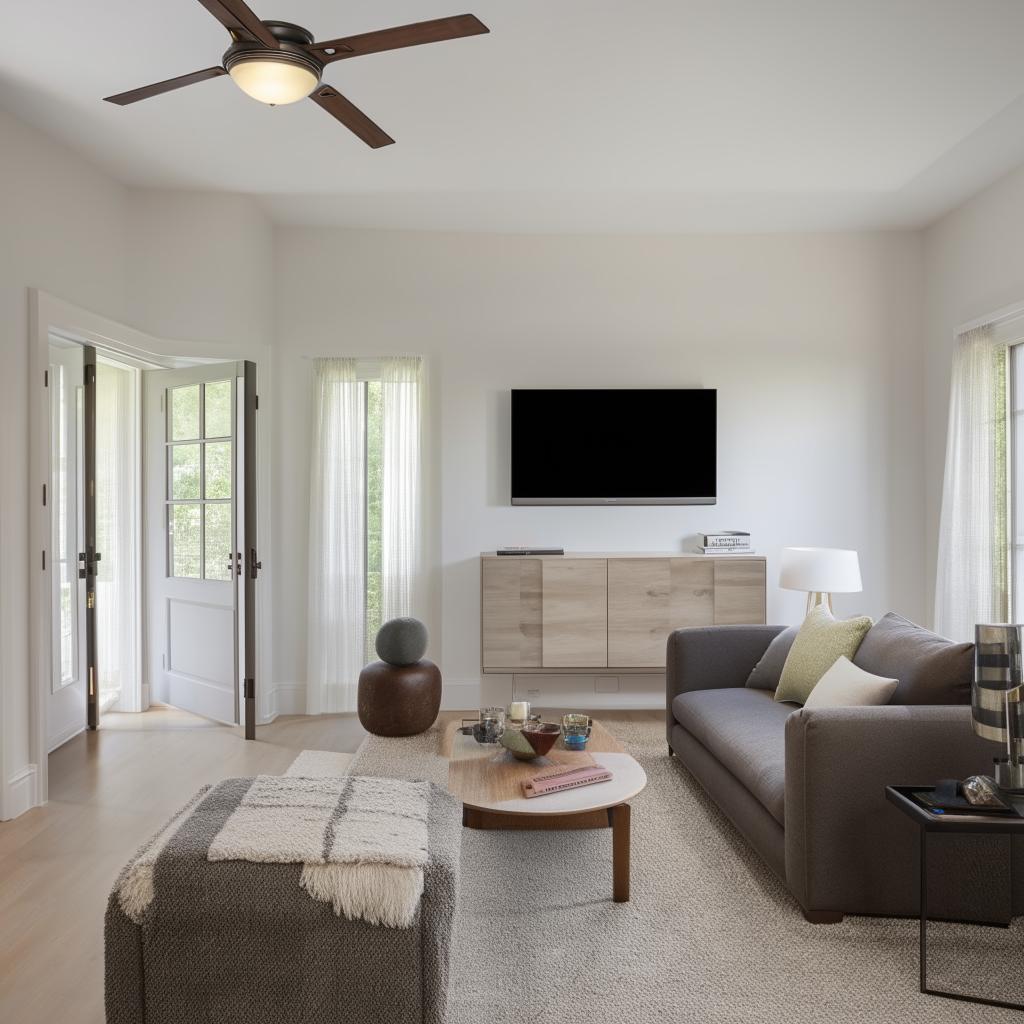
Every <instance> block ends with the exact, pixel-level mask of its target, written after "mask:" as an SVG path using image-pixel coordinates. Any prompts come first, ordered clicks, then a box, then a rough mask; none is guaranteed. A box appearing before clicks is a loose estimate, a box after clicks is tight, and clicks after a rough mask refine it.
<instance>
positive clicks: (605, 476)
mask: <svg viewBox="0 0 1024 1024" xmlns="http://www.w3.org/2000/svg"><path fill="white" fill-rule="evenodd" d="M717 395H718V393H717V392H716V391H715V389H714V388H651V389H643V390H640V389H613V388H607V389H583V388H580V389H566V390H561V389H550V390H542V389H536V390H534V389H531V390H514V391H513V392H512V504H513V505H714V504H715V502H716V500H717V496H718V489H717V473H716V468H717V467H716V460H717V443H716V435H717V410H716V406H717Z"/></svg>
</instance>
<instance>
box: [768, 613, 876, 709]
mask: <svg viewBox="0 0 1024 1024" xmlns="http://www.w3.org/2000/svg"><path fill="white" fill-rule="evenodd" d="M870 628H871V619H869V618H868V617H867V616H866V615H860V616H858V617H857V618H856V619H843V620H841V621H836V620H835V619H834V618H833V617H832V613H831V612H830V611H829V610H828V608H826V607H825V605H823V604H819V605H816V606H815V607H814V608H812V609H811V611H810V612H809V613H808V615H807V618H806V619H804V624H803V625H802V626H801V627H800V631H799V632H798V633H797V635H796V639H795V640H794V641H793V646H792V647H791V648H790V649H789V656H788V657H787V658H786V664H785V665H783V666H782V676H781V677H780V679H779V686H778V689H777V690H776V691H775V699H776V700H784V701H793V702H795V703H796V704H803V703H804V701H806V700H807V698H808V696H809V695H810V692H811V690H813V689H814V687H815V686H816V685H817V682H818V680H819V679H820V678H821V677H822V676H823V675H824V674H825V673H826V672H827V671H828V670H829V669H830V668H831V667H832V666H833V665H834V664H835V663H836V661H837V660H838V659H839V658H841V657H843V656H844V655H845V656H846V657H847V658H849V659H850V660H851V661H852V660H853V656H854V655H855V654H856V653H857V648H858V647H860V642H861V640H863V639H864V635H865V633H867V631H868V630H869V629H870Z"/></svg>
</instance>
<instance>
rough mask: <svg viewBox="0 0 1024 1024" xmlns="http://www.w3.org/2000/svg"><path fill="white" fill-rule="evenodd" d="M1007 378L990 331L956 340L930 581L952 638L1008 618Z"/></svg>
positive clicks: (941, 628) (1003, 353)
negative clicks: (936, 543)
mask: <svg viewBox="0 0 1024 1024" xmlns="http://www.w3.org/2000/svg"><path fill="white" fill-rule="evenodd" d="M1006 374H1007V348H1006V346H1005V345H1000V344H997V343H996V342H995V341H994V338H993V331H992V329H991V327H981V328H978V329H977V330H972V331H968V332H966V333H965V334H962V335H961V336H960V337H959V339H958V340H957V347H956V353H955V355H954V357H953V377H952V385H951V388H950V400H949V436H948V439H947V443H946V473H945V481H944V485H943V492H942V518H941V522H940V526H939V552H938V566H937V571H936V579H935V628H936V630H937V632H939V633H941V634H943V635H944V636H948V637H950V638H951V639H953V640H973V639H974V626H975V624H976V623H979V622H1005V621H1006V620H1007V616H1008V614H1009V571H1008V535H1007V529H1008V521H1007V520H1008V498H1007V491H1008V486H1007V483H1008V464H1007V447H1006V445H1007V419H1006V389H1007V380H1006Z"/></svg>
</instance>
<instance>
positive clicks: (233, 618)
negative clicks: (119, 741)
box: [30, 293, 262, 803]
mask: <svg viewBox="0 0 1024 1024" xmlns="http://www.w3.org/2000/svg"><path fill="white" fill-rule="evenodd" d="M35 297H36V300H37V305H36V306H35V308H34V309H33V313H34V315H33V328H32V330H33V337H34V345H33V348H32V354H33V375H35V372H36V371H37V370H38V372H39V377H38V379H39V381H40V383H41V384H42V389H41V391H40V392H39V396H40V401H39V404H38V405H37V406H36V407H35V408H36V411H35V413H34V414H33V419H32V424H31V431H30V434H31V452H32V456H31V461H32V464H33V466H35V467H37V469H38V471H39V475H40V481H41V491H42V501H41V505H40V512H39V515H38V517H37V518H35V519H34V521H33V538H34V540H35V541H37V542H38V543H39V546H40V547H41V548H42V552H41V559H40V569H41V572H40V574H39V575H38V576H34V577H33V583H32V601H33V606H34V608H35V609H36V611H37V612H38V615H37V616H35V617H34V620H33V647H34V657H33V684H34V685H33V691H32V692H33V717H34V726H33V734H32V743H33V751H34V757H33V760H34V762H35V765H34V767H35V769H36V771H37V778H36V794H37V799H36V801H35V802H38V803H43V802H45V799H46V774H47V773H46V759H47V755H48V754H49V753H50V752H51V751H53V750H55V749H56V748H57V747H59V746H61V745H62V744H63V743H66V742H67V741H68V740H69V739H70V738H71V737H73V736H74V735H76V734H78V733H79V732H81V731H83V730H84V729H97V728H100V727H102V725H103V719H104V717H107V716H112V717H109V719H108V720H109V722H110V723H111V724H112V725H116V727H117V728H121V729H123V728H126V727H127V728H132V726H130V725H126V722H127V721H128V720H130V718H131V717H132V716H131V713H136V712H143V711H146V710H148V709H149V708H150V707H162V706H163V705H170V706H173V707H175V708H177V709H180V710H181V712H183V714H176V715H172V716H167V715H161V716H160V718H161V719H163V720H166V721H172V720H173V724H172V727H174V728H181V723H182V721H183V720H187V719H188V713H193V714H196V715H199V716H202V717H203V718H204V719H207V720H213V721H216V722H219V723H226V724H229V725H231V724H235V725H244V726H245V735H246V738H249V739H251V738H255V726H256V717H257V716H256V622H255V617H256V601H255V580H256V578H257V576H258V574H259V570H260V569H261V568H262V566H261V563H260V560H259V557H258V555H257V549H256V520H257V515H256V512H257V509H256V501H257V497H256V443H257V439H256V422H255V410H256V404H257V397H256V365H255V363H254V362H250V361H248V360H240V361H238V360H228V361H223V360H216V359H211V358H209V356H205V357H203V356H198V355H195V354H191V355H173V354H171V353H172V352H173V347H172V344H171V343H161V342H158V341H157V339H151V338H147V337H146V336H144V335H140V334H139V332H136V331H132V330H131V329H130V328H122V327H121V326H120V325H117V324H113V323H112V322H110V321H104V320H102V319H101V318H98V317H95V316H93V315H92V314H87V313H84V312H83V311H80V310H74V309H73V307H69V306H67V305H66V304H63V303H60V302H59V300H54V299H51V298H50V297H48V296H44V295H42V293H36V295H35ZM81 323H87V324H88V326H87V327H76V326H75V325H76V324H81ZM64 324H68V325H69V326H68V327H64V326H63V325H64ZM183 347H184V348H186V350H187V348H188V347H189V346H183ZM191 347H192V348H193V349H194V348H198V346H191ZM161 349H169V350H170V351H168V352H167V353H166V354H165V353H164V352H163V351H160V350H161ZM158 352H159V354H157V353H158ZM125 713H127V714H125ZM197 724H201V723H198V720H197ZM150 727H151V726H150V725H149V724H148V723H147V724H146V725H140V728H150Z"/></svg>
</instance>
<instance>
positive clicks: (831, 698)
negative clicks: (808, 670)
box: [804, 654, 899, 708]
mask: <svg viewBox="0 0 1024 1024" xmlns="http://www.w3.org/2000/svg"><path fill="white" fill-rule="evenodd" d="M898 684H899V680H898V679H883V678H882V677H881V676H873V675H872V674H871V673H870V672H865V671H864V669H862V668H858V667H857V666H856V665H854V663H853V662H852V661H850V659H849V658H847V657H846V655H845V654H844V655H841V656H840V657H839V658H837V659H836V662H835V664H834V665H833V666H832V667H831V668H830V669H829V670H828V671H827V672H826V673H825V674H824V675H823V676H822V677H821V679H819V680H818V682H817V685H816V686H815V687H814V689H813V690H811V692H810V694H809V695H808V697H807V700H806V701H805V702H804V707H805V708H860V707H873V706H875V705H879V704H888V703H889V701H890V700H891V699H892V695H893V694H894V693H895V692H896V687H897V685H898Z"/></svg>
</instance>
